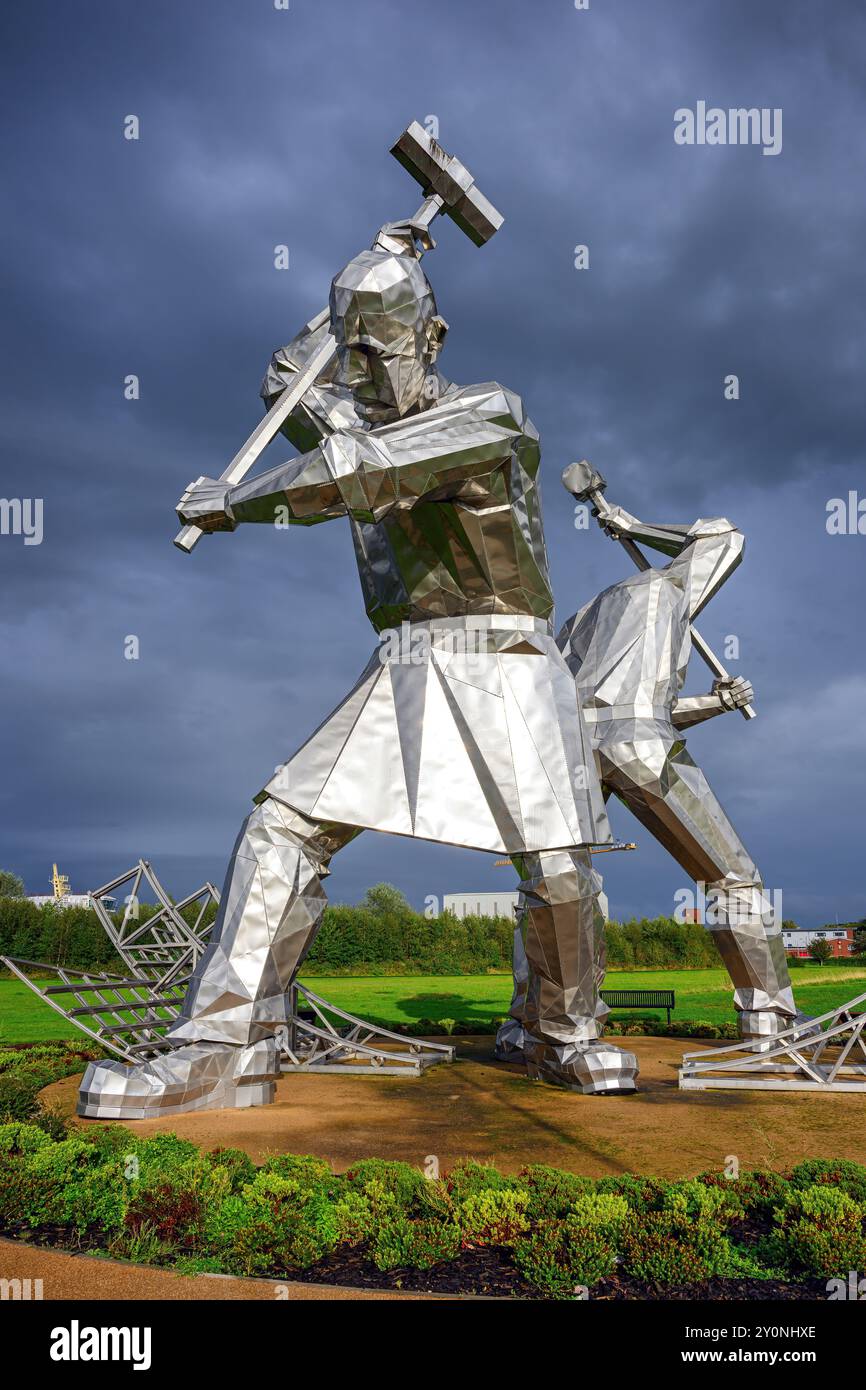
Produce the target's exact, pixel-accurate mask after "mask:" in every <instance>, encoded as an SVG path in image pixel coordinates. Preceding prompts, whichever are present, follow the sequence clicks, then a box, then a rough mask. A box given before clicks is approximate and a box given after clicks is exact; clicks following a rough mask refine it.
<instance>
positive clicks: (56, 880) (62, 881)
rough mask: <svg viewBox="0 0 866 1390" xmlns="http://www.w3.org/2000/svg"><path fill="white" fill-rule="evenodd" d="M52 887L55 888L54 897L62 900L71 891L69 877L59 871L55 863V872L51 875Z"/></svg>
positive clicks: (58, 900)
mask: <svg viewBox="0 0 866 1390" xmlns="http://www.w3.org/2000/svg"><path fill="white" fill-rule="evenodd" d="M51 887H52V888H53V889H54V899H55V901H56V902H60V901H61V899H63V898H65V897H66V894H67V893H68V892H69V878H68V876H67V875H66V874H59V873H58V872H57V865H56V864H55V865H54V872H53V873H52V875H51Z"/></svg>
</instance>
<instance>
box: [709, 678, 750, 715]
mask: <svg viewBox="0 0 866 1390" xmlns="http://www.w3.org/2000/svg"><path fill="white" fill-rule="evenodd" d="M713 694H714V695H718V697H719V699H720V700H721V702H722V704H723V705H724V707H725V709H726V710H734V709H741V708H742V706H743V705H750V704H751V703H752V701H753V700H754V698H755V692H754V690H753V688H752V685H751V682H750V681H747V680H746V679H745V678H744V677H743V676H727V677H725V678H723V679H720V680H716V681H713Z"/></svg>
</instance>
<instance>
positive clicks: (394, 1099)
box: [42, 1037, 866, 1178]
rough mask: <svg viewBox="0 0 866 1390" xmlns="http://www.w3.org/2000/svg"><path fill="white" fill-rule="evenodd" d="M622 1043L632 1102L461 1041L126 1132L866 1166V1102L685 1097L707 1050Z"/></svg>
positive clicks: (500, 1158) (567, 1156) (692, 1163)
mask: <svg viewBox="0 0 866 1390" xmlns="http://www.w3.org/2000/svg"><path fill="white" fill-rule="evenodd" d="M625 1041H626V1042H627V1043H628V1046H629V1047H631V1048H633V1050H634V1051H635V1052H636V1053H637V1055H638V1060H639V1063H640V1080H639V1085H640V1090H639V1091H638V1092H637V1093H636V1094H634V1095H629V1096H582V1095H578V1094H575V1093H574V1092H571V1091H563V1090H559V1089H557V1088H555V1087H551V1086H547V1085H544V1084H543V1083H540V1082H533V1081H529V1080H528V1079H527V1078H526V1077H525V1076H524V1075H522V1074H521V1072H520V1069H519V1068H518V1067H516V1066H508V1065H504V1064H502V1063H498V1062H495V1061H494V1060H493V1051H492V1048H493V1039H492V1037H485V1038H458V1039H455V1042H456V1044H457V1051H458V1059H457V1060H456V1061H455V1062H454V1063H452V1064H450V1065H442V1066H437V1067H434V1068H432V1069H431V1070H430V1071H428V1072H426V1073H425V1074H424V1075H423V1076H421V1077H419V1078H414V1079H411V1078H407V1079H405V1080H404V1079H403V1078H400V1077H372V1076H371V1077H366V1076H345V1077H344V1076H335V1075H319V1076H316V1075H308V1076H303V1075H295V1076H285V1077H283V1078H282V1080H281V1081H280V1082H279V1083H278V1085H277V1098H276V1102H275V1103H274V1104H273V1105H270V1106H265V1107H262V1108H257V1109H250V1110H211V1111H202V1112H199V1113H193V1114H190V1115H178V1116H175V1117H174V1118H173V1119H171V1120H164V1121H162V1120H139V1121H135V1122H132V1123H130V1125H129V1128H130V1129H131V1130H133V1131H134V1132H135V1133H136V1134H142V1135H145V1134H154V1133H156V1132H157V1131H159V1130H173V1131H174V1132H175V1133H176V1134H179V1135H182V1136H183V1137H184V1138H187V1139H192V1140H194V1141H195V1143H197V1144H200V1145H202V1146H204V1147H206V1148H216V1147H218V1146H219V1145H226V1146H229V1147H233V1148H240V1149H245V1150H246V1151H247V1153H249V1154H250V1156H251V1157H252V1158H253V1159H254V1160H255V1161H256V1162H260V1161H261V1160H262V1159H263V1158H265V1157H266V1156H267V1155H268V1154H270V1153H309V1154H316V1155H318V1156H320V1157H322V1158H327V1159H329V1160H330V1162H331V1163H332V1164H333V1166H334V1168H335V1169H336V1170H338V1171H342V1170H343V1169H345V1168H348V1167H349V1166H351V1164H352V1163H353V1162H356V1161H357V1160H358V1159H360V1158H370V1157H379V1158H399V1159H403V1160H405V1161H406V1162H408V1163H414V1164H417V1165H423V1164H424V1163H425V1160H426V1159H427V1158H428V1156H430V1155H432V1156H434V1157H435V1158H436V1160H437V1161H438V1163H439V1165H440V1168H444V1167H447V1166H448V1165H450V1164H452V1163H454V1162H455V1161H456V1160H457V1159H459V1158H463V1157H471V1158H474V1159H477V1160H479V1161H485V1162H491V1163H495V1164H497V1165H498V1166H499V1167H500V1168H502V1169H503V1170H504V1171H505V1172H515V1171H516V1170H517V1169H519V1168H520V1167H522V1166H523V1165H524V1164H526V1163H549V1164H552V1165H553V1166H555V1167H558V1168H566V1169H570V1170H571V1171H572V1172H576V1173H583V1174H586V1175H587V1176H590V1177H603V1176H606V1175H609V1174H617V1173H624V1172H639V1173H654V1174H657V1175H658V1176H661V1177H667V1178H679V1177H689V1176H693V1175H694V1174H695V1173H699V1172H701V1171H703V1170H704V1169H711V1170H719V1169H721V1168H722V1167H723V1165H724V1164H725V1162H726V1160H727V1158H728V1156H729V1155H734V1156H736V1158H737V1159H738V1160H739V1162H740V1166H741V1167H742V1168H752V1167H759V1166H760V1167H771V1168H776V1169H779V1170H783V1169H786V1168H790V1167H791V1166H793V1165H794V1164H795V1163H798V1162H800V1161H801V1160H803V1159H805V1158H850V1159H855V1160H856V1161H858V1162H860V1163H866V1124H864V1119H866V1105H864V1100H863V1097H861V1096H856V1095H843V1094H835V1095H825V1096H815V1095H813V1094H810V1093H808V1092H799V1093H797V1092H794V1093H788V1094H784V1093H779V1092H763V1093H762V1092H756V1091H752V1092H749V1091H745V1092H730V1091H729V1092H714V1093H713V1092H710V1093H696V1092H693V1091H691V1092H690V1091H680V1090H678V1088H677V1066H678V1064H679V1062H680V1059H681V1057H682V1054H683V1052H684V1051H697V1050H698V1049H699V1048H700V1047H701V1044H700V1043H699V1042H695V1041H692V1040H688V1041H685V1042H684V1041H682V1040H677V1039H671V1038H630V1039H627V1040H625ZM707 1046H712V1044H707ZM78 1080H79V1078H77V1077H67V1078H66V1079H65V1080H63V1081H58V1082H55V1083H54V1084H53V1085H52V1086H49V1087H47V1088H46V1089H45V1091H44V1092H43V1093H42V1094H43V1099H44V1100H45V1101H46V1102H47V1103H50V1104H55V1105H60V1106H61V1107H62V1108H63V1109H64V1110H65V1111H67V1112H69V1113H71V1112H73V1111H74V1107H75V1096H76V1090H77V1085H78ZM79 1123H80V1124H82V1125H86V1124H99V1123H101V1122H100V1121H98V1120H92V1121H79Z"/></svg>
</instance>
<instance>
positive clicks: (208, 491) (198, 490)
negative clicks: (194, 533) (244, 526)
mask: <svg viewBox="0 0 866 1390" xmlns="http://www.w3.org/2000/svg"><path fill="white" fill-rule="evenodd" d="M228 494H229V488H228V484H227V483H223V482H221V481H220V479H219V478H196V479H195V481H194V482H192V483H190V485H189V487H188V488H187V489H186V492H185V493H184V494H183V496H182V497H181V499H180V501H179V502H178V504H177V514H178V516H179V517H180V519H181V521H182V522H183V523H184V525H185V526H197V527H198V528H199V530H200V531H233V530H234V529H235V525H236V523H235V519H234V517H233V516H232V514H231V508H230V506H229V501H228Z"/></svg>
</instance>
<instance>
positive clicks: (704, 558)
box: [558, 461, 797, 1039]
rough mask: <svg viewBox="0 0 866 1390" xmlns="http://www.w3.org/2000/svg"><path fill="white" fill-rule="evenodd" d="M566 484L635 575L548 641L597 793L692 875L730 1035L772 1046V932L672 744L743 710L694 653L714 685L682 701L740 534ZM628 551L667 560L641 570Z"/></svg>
mask: <svg viewBox="0 0 866 1390" xmlns="http://www.w3.org/2000/svg"><path fill="white" fill-rule="evenodd" d="M563 481H564V483H565V486H566V487H567V488H568V490H569V491H570V492H571V493H572V495H573V496H575V497H577V498H578V499H581V500H583V499H587V498H588V499H589V500H591V501H592V503H593V510H594V513H595V515H596V516H597V518H598V521H599V524H600V525H601V527H602V528H603V529H604V531H605V532H606V533H607V534H608V535H609V536H612V537H614V538H615V539H617V540H623V541H625V542H626V543H627V545H628V546H629V547H630V553H632V554H633V558H636V560H637V563H638V564H642V565H643V568H642V569H641V571H640V572H639V573H637V574H634V575H631V576H630V577H629V578H628V579H624V580H622V581H621V582H620V583H618V584H614V585H612V586H611V587H610V588H609V589H605V590H604V592H603V593H601V594H599V595H598V597H597V598H594V599H593V600H592V601H591V602H590V603H588V604H586V605H585V606H584V607H583V608H582V609H580V611H579V612H578V613H576V614H575V615H574V617H572V618H570V619H569V620H568V621H567V622H566V624H565V626H564V627H563V629H562V631H561V632H560V634H559V638H558V641H559V643H560V646H561V648H562V651H563V654H564V655H565V658H566V661H567V662H568V665H569V667H570V669H571V671H572V672H573V674H574V677H575V681H576V685H577V690H578V696H579V700H580V704H581V707H582V709H583V712H584V717H585V719H586V721H587V725H588V727H589V729H590V733H591V736H592V742H593V748H594V750H595V755H596V758H597V760H598V767H599V774H600V777H601V781H602V786H603V788H604V791H605V796H606V797H607V796H610V795H611V793H613V794H614V795H616V796H617V797H618V798H619V800H620V801H622V802H623V803H624V804H625V805H626V806H628V808H629V809H630V810H631V811H632V812H633V814H634V815H635V816H636V817H637V818H638V820H639V821H640V822H641V823H642V824H643V825H645V826H646V828H647V829H648V830H649V831H650V832H651V833H652V834H653V835H654V836H655V838H656V839H657V840H658V841H659V842H660V843H661V844H663V845H664V846H665V848H666V849H667V850H669V852H670V853H671V854H672V855H673V857H674V858H675V859H676V861H677V863H678V864H680V865H681V866H682V868H683V869H684V870H685V872H686V873H687V874H688V875H689V877H690V878H692V879H694V880H697V881H699V882H702V883H703V884H704V885H705V891H706V895H707V900H708V904H709V905H710V907H709V910H708V912H707V918H708V920H707V926H708V927H709V930H710V931H711V932H712V934H713V939H714V941H715V943H716V946H717V947H718V950H719V954H720V955H721V957H722V960H723V961H724V964H725V966H726V968H727V970H728V974H729V975H730V977H731V981H732V983H733V985H734V1007H735V1008H736V1010H737V1014H738V1019H739V1024H740V1030H741V1035H742V1036H743V1037H744V1038H747V1039H748V1038H768V1037H772V1036H773V1035H774V1034H777V1033H779V1032H781V1031H783V1030H786V1029H788V1028H789V1027H790V1025H791V1023H792V1022H793V1020H794V1018H795V1017H796V1013H797V1010H796V1007H795V1004H794V996H793V992H792V989H791V980H790V976H789V973H788V964H787V960H786V957H785V950H784V945H783V942H782V935H781V922H778V921H776V920H775V919H774V913H773V907H772V905H771V903H770V901H769V899H768V898H767V896H766V894H765V892H764V887H763V883H762V881H761V876H760V874H759V872H758V870H757V868H756V866H755V864H754V862H753V860H752V858H751V856H750V855H749V854H748V852H747V850H746V849H745V846H744V845H743V844H742V842H741V840H740V838H739V836H738V835H737V833H736V831H735V829H734V827H733V826H732V824H731V822H730V820H729V819H728V816H727V815H726V813H725V811H724V809H723V808H722V806H721V805H720V803H719V801H718V800H717V799H716V797H715V795H714V794H713V791H712V788H711V787H710V785H709V783H708V781H707V779H706V777H705V776H704V774H703V772H702V771H701V769H700V768H699V767H698V766H697V764H696V763H695V762H693V760H692V758H691V757H690V755H689V753H688V751H687V750H686V746H685V741H684V739H683V736H682V734H683V730H684V729H687V728H690V727H692V726H693V725H695V724H698V723H701V722H703V721H704V720H707V719H711V718H713V717H714V716H716V715H719V714H723V713H725V712H726V711H731V710H734V709H749V710H751V705H750V701H751V699H752V687H751V686H750V685H749V683H748V682H747V681H745V680H743V679H742V678H740V677H737V678H733V677H731V676H728V675H727V673H724V668H721V667H720V666H719V664H718V662H717V659H716V658H715V657H713V654H712V653H711V652H710V651H709V648H707V647H706V644H705V643H702V644H701V652H702V655H703V656H704V658H705V659H708V660H709V661H710V664H711V665H713V667H714V669H715V670H716V671H717V672H718V671H719V670H721V671H722V672H723V674H722V675H717V678H716V680H715V681H714V682H713V687H712V690H711V691H710V692H709V693H708V694H706V695H698V696H691V697H686V698H684V697H682V696H681V695H680V690H681V689H682V686H683V683H684V681H685V676H686V669H687V666H688V662H689V657H690V654H691V650H692V648H693V646H694V645H695V637H696V634H695V630H694V628H693V626H692V623H693V620H694V618H695V617H696V616H697V615H698V614H699V613H700V612H701V610H702V609H703V608H704V607H705V605H706V604H707V603H708V602H709V600H710V599H711V598H712V597H713V596H714V594H716V593H717V592H718V590H719V589H720V588H721V586H722V584H724V582H725V580H726V579H728V578H729V577H730V575H731V574H732V573H733V571H734V570H735V569H736V567H737V565H739V563H740V560H741V559H742V554H743V545H744V541H743V536H742V533H741V532H740V531H738V530H737V528H736V527H735V526H733V525H731V523H730V522H729V521H726V520H725V519H724V518H715V519H712V520H698V521H695V522H693V523H692V524H691V525H663V526H658V525H648V524H646V523H644V522H641V521H639V520H637V518H636V517H634V516H631V515H630V514H629V513H628V512H626V511H624V510H623V509H622V508H621V507H614V506H611V505H610V504H609V503H608V502H607V501H606V499H605V497H604V495H603V494H604V487H605V482H604V479H603V478H602V477H601V475H600V474H599V473H597V472H596V471H595V470H594V469H592V467H591V466H590V465H589V464H587V463H586V462H585V461H584V462H583V463H581V464H573V465H571V467H570V468H568V469H566V471H565V473H564V474H563ZM639 542H642V543H644V544H646V545H648V546H650V547H652V548H653V549H655V550H659V551H661V552H662V553H663V554H666V555H669V556H672V557H673V558H672V559H671V560H670V561H669V563H668V564H667V565H665V566H664V567H662V568H659V569H655V568H652V567H650V566H649V565H648V564H647V562H646V560H645V559H644V557H643V555H642V552H641V551H640V550H639V549H638V548H637V543H639ZM699 640H700V639H699Z"/></svg>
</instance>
